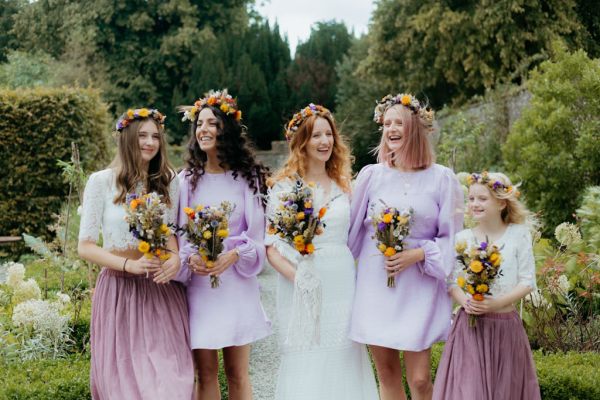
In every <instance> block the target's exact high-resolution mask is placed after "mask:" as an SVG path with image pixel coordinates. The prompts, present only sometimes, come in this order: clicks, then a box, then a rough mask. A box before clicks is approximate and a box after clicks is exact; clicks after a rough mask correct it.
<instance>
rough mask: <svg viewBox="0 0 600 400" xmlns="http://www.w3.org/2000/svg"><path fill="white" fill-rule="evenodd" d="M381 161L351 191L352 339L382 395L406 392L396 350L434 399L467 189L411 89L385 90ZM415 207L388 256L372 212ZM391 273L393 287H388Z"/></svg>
mask: <svg viewBox="0 0 600 400" xmlns="http://www.w3.org/2000/svg"><path fill="white" fill-rule="evenodd" d="M374 119H375V121H376V122H377V123H379V124H381V125H383V129H382V136H381V142H380V144H379V147H378V149H377V150H378V161H379V163H378V164H375V165H368V166H366V167H365V168H363V169H362V171H361V172H360V173H359V175H358V178H357V182H356V186H355V190H354V194H353V197H352V209H351V218H350V220H351V221H352V226H351V229H350V236H349V246H350V249H351V250H352V252H353V254H354V256H355V257H356V258H358V267H357V268H358V272H357V282H356V295H355V298H354V308H353V312H352V322H351V327H350V338H351V339H352V340H354V341H357V342H359V343H366V344H368V345H369V348H370V350H371V354H372V356H373V360H374V362H375V366H376V368H377V375H378V377H379V383H380V396H381V399H382V400H397V399H405V398H406V394H405V393H404V386H403V383H402V367H401V363H400V357H399V351H402V352H403V353H404V362H405V367H406V376H407V380H408V385H409V387H410V391H411V397H412V398H413V399H430V398H431V394H432V383H431V376H430V354H431V346H432V345H433V344H434V343H435V342H438V341H443V340H445V339H446V336H447V334H448V329H449V327H450V312H451V305H452V302H451V300H450V297H449V296H448V294H447V293H446V286H445V281H446V277H447V276H448V274H449V273H450V272H451V270H452V267H453V265H454V264H453V260H454V252H453V243H454V233H455V232H457V231H458V230H460V229H461V228H462V216H463V212H462V208H463V204H464V203H463V192H462V190H461V188H460V185H459V183H458V181H457V179H456V177H455V176H454V173H453V172H452V171H451V170H449V169H448V168H446V167H443V166H441V165H438V164H435V163H434V154H433V150H432V149H431V145H430V143H429V138H428V134H429V128H428V126H430V124H431V122H432V119H433V113H432V112H430V111H428V110H426V109H425V108H424V107H423V106H422V105H421V104H420V103H419V101H418V100H416V99H415V98H414V97H413V96H412V95H409V94H399V95H397V96H391V95H388V96H386V97H384V98H383V99H382V100H381V101H380V102H379V103H378V105H377V107H376V108H375V118H374ZM384 203H385V204H386V205H387V206H389V207H396V208H398V209H404V208H412V209H413V212H414V215H413V223H412V225H411V230H410V235H409V237H408V238H406V239H405V250H404V251H401V252H398V253H397V254H395V255H394V256H391V257H384V255H382V254H381V252H380V251H379V250H378V249H377V247H376V241H375V240H374V239H373V236H374V233H375V232H374V228H373V226H372V219H371V216H372V215H373V214H374V213H379V212H380V211H381V209H382V208H383V207H385V206H384ZM388 276H394V279H395V287H388V286H387V284H386V282H387V278H388Z"/></svg>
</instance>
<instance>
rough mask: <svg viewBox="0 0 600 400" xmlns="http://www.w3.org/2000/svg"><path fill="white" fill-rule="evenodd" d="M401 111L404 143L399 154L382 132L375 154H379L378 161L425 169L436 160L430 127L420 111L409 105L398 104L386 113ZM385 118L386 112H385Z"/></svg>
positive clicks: (390, 164)
mask: <svg viewBox="0 0 600 400" xmlns="http://www.w3.org/2000/svg"><path fill="white" fill-rule="evenodd" d="M392 108H393V109H396V110H398V111H399V112H400V116H401V118H402V128H403V130H404V132H403V134H402V138H403V139H402V143H401V146H400V149H399V150H397V154H394V152H393V151H392V150H390V148H389V147H388V145H387V141H386V137H385V133H383V131H382V134H381V141H380V142H379V145H378V146H377V147H376V148H374V149H373V154H377V162H379V163H382V164H387V165H389V166H395V165H396V164H397V163H398V164H399V165H401V166H402V167H404V168H410V169H425V168H427V167H429V166H431V164H433V163H434V162H435V153H434V152H433V147H432V146H431V142H430V141H429V134H428V132H429V128H428V127H427V126H426V125H425V124H423V121H422V120H421V118H419V114H418V113H414V112H413V111H412V110H410V109H409V108H408V107H405V106H403V105H400V104H397V105H395V106H393V107H390V108H389V109H387V110H386V112H385V113H386V114H387V113H388V111H389V110H391V109H392ZM384 118H385V114H384Z"/></svg>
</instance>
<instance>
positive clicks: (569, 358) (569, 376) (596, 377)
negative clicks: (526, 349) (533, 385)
mask: <svg viewBox="0 0 600 400" xmlns="http://www.w3.org/2000/svg"><path fill="white" fill-rule="evenodd" d="M533 359H534V361H535V367H536V370H537V376H538V381H539V384H540V391H541V392H542V398H543V399H544V400H565V399H569V400H595V399H598V398H600V386H598V382H600V354H598V353H594V352H590V353H574V352H569V353H556V354H544V353H542V352H541V351H535V352H534V353H533Z"/></svg>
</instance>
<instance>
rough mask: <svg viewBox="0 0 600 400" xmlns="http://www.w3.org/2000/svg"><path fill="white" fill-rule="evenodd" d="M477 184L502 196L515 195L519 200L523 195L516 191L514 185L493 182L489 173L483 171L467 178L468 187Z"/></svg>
mask: <svg viewBox="0 0 600 400" xmlns="http://www.w3.org/2000/svg"><path fill="white" fill-rule="evenodd" d="M475 183H479V184H481V185H485V186H487V187H488V188H489V189H490V190H492V191H494V192H496V193H500V194H513V192H514V195H515V196H516V197H517V198H518V197H519V196H520V195H521V193H520V192H519V191H518V190H515V187H514V186H512V185H505V184H504V183H502V182H500V181H498V180H495V181H494V180H492V178H490V175H489V173H488V172H487V171H483V172H482V173H481V174H478V173H472V174H471V175H469V176H468V177H467V185H468V186H471V185H473V184H475Z"/></svg>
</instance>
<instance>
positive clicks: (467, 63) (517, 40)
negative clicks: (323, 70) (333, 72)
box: [362, 0, 585, 107]
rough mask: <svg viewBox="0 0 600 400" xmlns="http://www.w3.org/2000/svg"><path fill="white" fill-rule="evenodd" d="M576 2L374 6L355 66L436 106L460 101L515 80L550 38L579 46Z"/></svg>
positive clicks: (417, 0)
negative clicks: (366, 44) (363, 55)
mask: <svg viewBox="0 0 600 400" xmlns="http://www.w3.org/2000/svg"><path fill="white" fill-rule="evenodd" d="M575 6H576V1H575V0H568V1H562V0H552V1H540V0H534V1H532V0H519V1H509V0H502V1H494V2H490V1H484V0H470V1H460V2H458V1H444V2H439V1H433V0H426V1H423V0H408V1H396V0H382V1H379V2H378V3H377V8H376V9H375V11H374V13H373V16H372V19H371V21H372V22H371V31H370V35H372V37H373V42H372V44H373V45H372V47H371V49H370V51H369V57H368V58H367V59H365V61H364V63H363V65H362V68H364V69H366V70H367V71H368V73H369V74H373V75H374V76H376V77H378V78H379V79H381V80H383V81H385V82H386V85H388V86H393V87H396V88H401V90H402V91H411V92H413V93H416V94H417V95H420V94H421V93H425V94H426V95H427V97H429V99H430V101H431V103H432V104H433V106H435V107H440V106H441V105H443V104H444V103H448V102H459V101H464V100H466V99H468V98H470V97H471V96H473V95H475V94H483V93H484V91H485V89H488V88H491V87H494V86H495V85H496V84H497V83H500V82H511V81H517V82H518V81H519V79H520V77H522V76H525V74H526V72H527V70H528V69H529V68H530V67H531V66H532V65H535V64H536V63H538V62H539V61H540V60H542V59H544V58H546V53H547V50H548V49H549V47H550V43H551V41H552V40H553V39H554V38H557V37H562V38H564V39H565V40H566V41H568V42H569V43H572V44H574V46H578V45H580V44H581V43H582V42H583V36H584V33H585V28H584V27H583V26H582V25H581V23H580V22H579V20H578V17H577V14H576V12H575Z"/></svg>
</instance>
